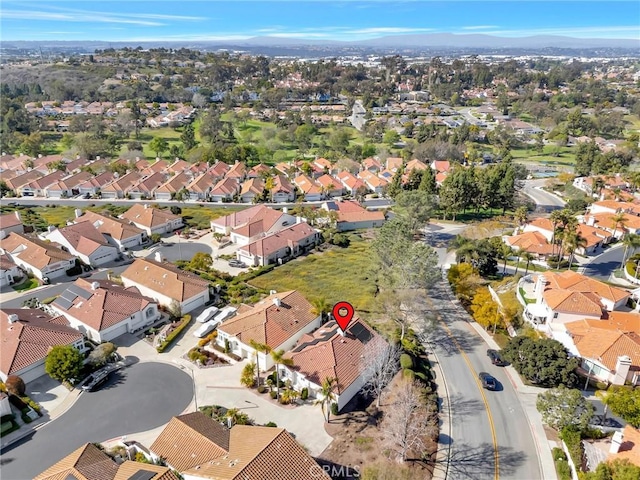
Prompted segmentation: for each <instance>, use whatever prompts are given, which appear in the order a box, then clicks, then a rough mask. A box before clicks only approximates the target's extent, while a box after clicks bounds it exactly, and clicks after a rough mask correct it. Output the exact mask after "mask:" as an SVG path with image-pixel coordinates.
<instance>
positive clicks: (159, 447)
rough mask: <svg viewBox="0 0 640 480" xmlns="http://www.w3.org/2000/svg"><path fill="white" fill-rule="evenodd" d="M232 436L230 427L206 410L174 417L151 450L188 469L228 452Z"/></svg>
mask: <svg viewBox="0 0 640 480" xmlns="http://www.w3.org/2000/svg"><path fill="white" fill-rule="evenodd" d="M229 437H230V435H229V429H228V428H227V427H225V426H223V425H220V424H219V423H218V422H216V421H215V420H213V419H212V418H211V417H207V416H206V415H205V414H204V413H202V412H193V413H187V414H185V415H180V416H178V417H173V418H172V419H171V420H170V421H169V423H168V424H167V426H166V427H165V428H164V430H162V433H160V435H159V436H158V438H157V439H156V441H155V442H153V444H152V445H151V448H150V450H151V451H152V452H153V453H155V454H156V455H159V456H161V457H162V458H164V459H165V461H166V462H167V464H168V465H171V467H173V468H175V469H176V470H177V471H178V472H184V471H186V470H189V469H190V468H193V467H196V466H198V465H202V464H204V463H206V462H209V461H210V460H213V459H215V458H218V457H222V456H224V455H225V454H227V453H228V449H229ZM244 440H245V441H246V440H247V438H245V439H244Z"/></svg>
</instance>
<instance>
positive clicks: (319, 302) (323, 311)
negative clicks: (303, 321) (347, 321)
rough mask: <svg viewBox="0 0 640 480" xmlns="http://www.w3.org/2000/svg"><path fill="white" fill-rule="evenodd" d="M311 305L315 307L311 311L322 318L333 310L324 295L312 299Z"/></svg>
mask: <svg viewBox="0 0 640 480" xmlns="http://www.w3.org/2000/svg"><path fill="white" fill-rule="evenodd" d="M311 305H312V307H313V308H312V309H311V313H313V314H314V315H320V316H322V320H324V319H325V318H326V315H327V313H329V312H330V311H331V305H329V302H327V299H326V298H324V297H321V298H316V299H314V300H312V301H311Z"/></svg>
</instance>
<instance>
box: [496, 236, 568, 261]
mask: <svg viewBox="0 0 640 480" xmlns="http://www.w3.org/2000/svg"><path fill="white" fill-rule="evenodd" d="M502 240H503V241H504V243H506V244H507V245H509V246H510V247H511V248H513V249H514V250H516V251H517V252H529V253H531V254H533V255H535V256H536V258H537V259H538V260H545V261H546V260H547V258H549V257H550V256H553V255H558V250H559V248H558V247H557V246H554V245H551V244H550V243H549V242H548V241H547V238H546V237H545V236H544V235H543V234H542V233H540V232H538V231H529V232H525V233H521V234H519V235H512V236H504V237H502Z"/></svg>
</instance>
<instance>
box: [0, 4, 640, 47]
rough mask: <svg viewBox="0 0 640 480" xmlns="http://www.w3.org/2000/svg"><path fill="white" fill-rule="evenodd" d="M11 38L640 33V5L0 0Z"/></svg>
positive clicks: (2, 28) (1, 19) (4, 33)
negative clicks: (438, 33)
mask: <svg viewBox="0 0 640 480" xmlns="http://www.w3.org/2000/svg"><path fill="white" fill-rule="evenodd" d="M0 32H1V33H0V38H2V39H3V40H76V41H77V40H114V41H115V40H127V41H146V40H167V41H168V40H185V41H190V40H208V39H209V40H218V39H243V38H249V37H253V36H262V35H270V36H279V37H285V38H308V39H318V40H319V39H332V40H362V39H367V38H374V37H379V36H383V35H399V34H420V33H437V32H450V33H486V34H491V35H498V36H505V37H517V36H525V35H538V34H542V35H546V34H551V35H566V36H573V37H589V38H631V39H640V2H638V1H637V0H629V1H589V0H581V1H569V2H559V1H553V0H549V1H536V2H529V1H477V0H468V1H428V0H413V1H411V0H408V1H395V2H394V1H356V0H345V1H341V2H336V1H327V0H316V1H304V0H295V1H294V0H291V1H288V0H281V1H243V0H234V1H215V0H171V1H168V0H153V1H151V0H148V1H144V0H142V1H141V0H134V1H124V0H115V1H114V0H86V1H84V2H78V1H66V0H48V1H46V0H45V1H35V0H20V1H12V0H2V3H1V5H0Z"/></svg>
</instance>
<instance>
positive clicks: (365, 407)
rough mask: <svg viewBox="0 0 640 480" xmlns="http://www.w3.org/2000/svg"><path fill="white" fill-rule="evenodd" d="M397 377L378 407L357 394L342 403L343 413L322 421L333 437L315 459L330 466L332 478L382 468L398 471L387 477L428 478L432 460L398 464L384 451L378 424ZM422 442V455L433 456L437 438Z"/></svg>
mask: <svg viewBox="0 0 640 480" xmlns="http://www.w3.org/2000/svg"><path fill="white" fill-rule="evenodd" d="M400 381H402V375H401V374H398V375H396V377H395V378H394V381H393V382H392V383H391V385H390V386H389V388H388V391H387V393H386V395H385V396H384V397H383V400H382V403H381V405H380V408H377V407H376V402H375V400H372V399H367V398H364V397H363V396H361V395H357V396H356V397H354V399H353V400H351V402H350V403H349V404H348V405H347V406H346V407H345V409H344V412H345V413H342V414H341V415H338V416H337V417H334V416H332V417H331V423H328V424H325V430H326V431H327V433H328V434H329V435H331V436H332V437H333V441H332V442H331V444H330V445H329V446H328V447H327V448H326V449H325V451H324V452H322V454H321V455H320V456H319V457H318V458H317V460H318V462H319V463H320V464H321V465H324V468H325V470H326V469H329V468H331V470H330V471H329V473H330V474H332V475H333V478H344V479H350V478H359V477H358V476H356V475H355V473H354V472H359V474H360V476H362V473H363V472H364V471H365V469H375V471H379V470H384V471H385V473H387V472H390V471H393V472H394V475H396V474H398V475H397V476H393V477H388V478H420V479H430V478H431V471H432V467H431V466H430V465H429V464H430V463H432V462H425V461H421V460H418V461H409V462H407V463H406V464H405V465H404V466H400V465H398V464H397V463H396V462H395V461H394V460H393V459H390V458H388V456H387V452H385V447H384V439H383V434H382V431H381V430H380V428H379V425H380V423H381V421H382V419H383V418H384V415H385V413H386V412H387V411H388V410H389V409H390V408H393V399H394V397H395V390H396V389H397V387H398V385H399V383H400ZM425 443H426V447H427V448H426V452H427V455H426V457H425V458H429V459H432V458H433V459H435V452H436V448H437V442H436V441H435V439H433V438H427V439H425ZM350 475H351V476H350ZM374 475H375V476H372V477H370V478H377V474H374ZM385 478H387V477H385Z"/></svg>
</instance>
